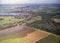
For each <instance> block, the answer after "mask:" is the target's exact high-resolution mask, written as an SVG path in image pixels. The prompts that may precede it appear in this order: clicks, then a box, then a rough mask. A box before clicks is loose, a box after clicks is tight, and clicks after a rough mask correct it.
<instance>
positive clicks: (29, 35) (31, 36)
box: [18, 28, 50, 43]
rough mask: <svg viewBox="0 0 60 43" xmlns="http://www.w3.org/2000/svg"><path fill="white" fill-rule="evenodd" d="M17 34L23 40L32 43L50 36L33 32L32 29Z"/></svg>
mask: <svg viewBox="0 0 60 43" xmlns="http://www.w3.org/2000/svg"><path fill="white" fill-rule="evenodd" d="M18 33H19V34H20V35H22V36H24V38H26V39H29V40H31V41H32V42H33V43H35V42H36V41H38V40H40V39H43V38H45V37H47V36H48V35H50V33H47V32H44V31H41V30H34V29H32V28H26V29H24V30H22V31H20V32H18Z"/></svg>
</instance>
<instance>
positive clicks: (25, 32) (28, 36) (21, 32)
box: [0, 26, 51, 43]
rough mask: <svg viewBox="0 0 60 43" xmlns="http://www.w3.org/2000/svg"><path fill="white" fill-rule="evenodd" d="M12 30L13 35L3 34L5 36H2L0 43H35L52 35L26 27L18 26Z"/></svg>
mask: <svg viewBox="0 0 60 43" xmlns="http://www.w3.org/2000/svg"><path fill="white" fill-rule="evenodd" d="M10 29H12V30H10ZM10 29H9V30H10V31H9V32H11V33H9V34H7V35H6V34H3V35H5V36H0V43H35V42H37V41H39V40H42V39H44V38H46V37H48V36H50V35H51V33H48V32H45V31H42V30H38V29H35V28H30V27H26V26H17V27H14V28H10ZM13 30H14V31H13ZM15 31H16V32H15ZM0 32H2V31H0ZM3 33H4V31H3ZM5 33H8V31H6V32H5ZM12 33H13V34H12ZM0 35H1V33H0ZM50 38H51V37H50Z"/></svg>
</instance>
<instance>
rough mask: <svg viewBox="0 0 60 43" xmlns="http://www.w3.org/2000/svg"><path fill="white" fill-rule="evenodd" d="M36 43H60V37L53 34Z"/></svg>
mask: <svg viewBox="0 0 60 43" xmlns="http://www.w3.org/2000/svg"><path fill="white" fill-rule="evenodd" d="M36 43H60V37H59V36H56V35H53V34H51V35H49V36H48V37H45V38H44V39H42V40H40V41H38V42H36Z"/></svg>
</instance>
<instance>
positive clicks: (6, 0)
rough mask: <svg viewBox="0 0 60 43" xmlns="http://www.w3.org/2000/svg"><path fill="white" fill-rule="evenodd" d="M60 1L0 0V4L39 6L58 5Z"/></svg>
mask: <svg viewBox="0 0 60 43" xmlns="http://www.w3.org/2000/svg"><path fill="white" fill-rule="evenodd" d="M59 1H60V0H0V4H26V3H30V4H36V3H37V4H39V3H59Z"/></svg>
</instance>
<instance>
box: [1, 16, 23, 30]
mask: <svg viewBox="0 0 60 43" xmlns="http://www.w3.org/2000/svg"><path fill="white" fill-rule="evenodd" d="M23 20H24V18H19V19H18V18H16V17H14V16H0V29H1V30H3V29H6V28H10V27H14V26H17V25H20V24H22V21H23Z"/></svg>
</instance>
